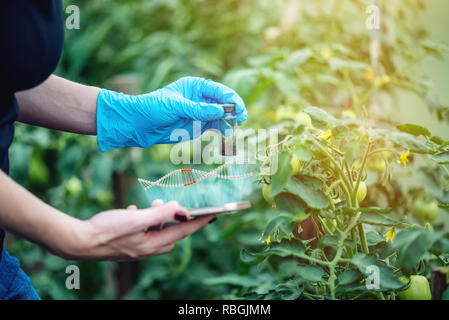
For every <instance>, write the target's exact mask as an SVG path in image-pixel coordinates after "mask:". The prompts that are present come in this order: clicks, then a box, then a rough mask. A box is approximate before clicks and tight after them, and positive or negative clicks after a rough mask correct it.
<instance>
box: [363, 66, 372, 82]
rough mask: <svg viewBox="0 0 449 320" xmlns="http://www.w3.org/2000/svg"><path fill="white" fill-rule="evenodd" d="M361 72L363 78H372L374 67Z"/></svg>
mask: <svg viewBox="0 0 449 320" xmlns="http://www.w3.org/2000/svg"><path fill="white" fill-rule="evenodd" d="M363 73H364V74H365V78H367V79H368V80H372V79H373V78H374V69H373V68H369V69H365V71H363Z"/></svg>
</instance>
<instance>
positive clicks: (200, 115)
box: [175, 97, 224, 121]
mask: <svg viewBox="0 0 449 320" xmlns="http://www.w3.org/2000/svg"><path fill="white" fill-rule="evenodd" d="M175 104H176V105H177V112H178V116H179V117H181V118H185V119H191V120H198V121H212V120H217V119H221V118H223V116H224V110H223V108H222V107H221V106H220V105H218V104H215V103H207V102H194V101H192V100H189V99H185V98H179V97H178V98H177V99H176V103H175Z"/></svg>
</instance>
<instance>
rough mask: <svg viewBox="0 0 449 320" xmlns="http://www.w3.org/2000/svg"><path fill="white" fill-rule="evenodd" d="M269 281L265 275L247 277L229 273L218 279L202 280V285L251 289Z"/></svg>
mask: <svg viewBox="0 0 449 320" xmlns="http://www.w3.org/2000/svg"><path fill="white" fill-rule="evenodd" d="M269 279H270V278H269V276H267V274H261V275H259V276H257V277H249V276H241V275H238V274H233V273H230V274H226V275H223V276H219V277H213V278H207V279H204V280H203V283H204V284H205V285H207V286H218V285H232V286H238V287H246V288H251V287H257V286H260V285H263V284H264V283H266V282H267V280H269Z"/></svg>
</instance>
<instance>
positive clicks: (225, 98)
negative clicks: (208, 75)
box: [201, 80, 247, 123]
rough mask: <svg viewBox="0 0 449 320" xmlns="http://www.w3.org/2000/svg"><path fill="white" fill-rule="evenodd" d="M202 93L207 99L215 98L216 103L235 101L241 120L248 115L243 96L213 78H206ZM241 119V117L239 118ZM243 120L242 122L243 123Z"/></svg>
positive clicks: (236, 111) (236, 112)
mask: <svg viewBox="0 0 449 320" xmlns="http://www.w3.org/2000/svg"><path fill="white" fill-rule="evenodd" d="M201 95H202V96H203V98H206V99H213V100H214V101H215V102H216V103H220V104H221V103H235V114H236V115H237V118H239V115H240V114H241V116H240V121H242V120H243V119H244V120H243V121H245V120H246V117H247V113H246V115H245V112H246V107H245V103H244V102H243V100H242V98H241V97H240V96H239V95H238V94H237V92H235V91H234V90H232V89H231V88H229V87H227V86H225V85H224V84H221V83H219V82H215V81H212V80H205V81H204V82H203V84H202V86H201ZM237 120H239V119H237ZM243 121H242V123H243Z"/></svg>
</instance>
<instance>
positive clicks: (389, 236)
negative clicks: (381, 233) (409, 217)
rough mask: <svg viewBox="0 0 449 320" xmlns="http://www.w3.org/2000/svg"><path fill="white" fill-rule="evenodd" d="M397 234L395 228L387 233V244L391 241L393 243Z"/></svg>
mask: <svg viewBox="0 0 449 320" xmlns="http://www.w3.org/2000/svg"><path fill="white" fill-rule="evenodd" d="M395 235H396V234H395V232H394V228H391V229H390V230H388V231H387V234H386V235H385V240H386V241H387V242H389V241H393V239H394V237H395Z"/></svg>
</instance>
